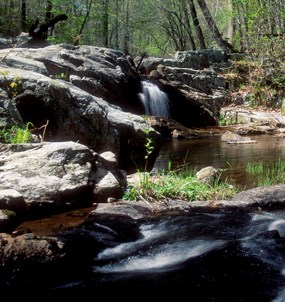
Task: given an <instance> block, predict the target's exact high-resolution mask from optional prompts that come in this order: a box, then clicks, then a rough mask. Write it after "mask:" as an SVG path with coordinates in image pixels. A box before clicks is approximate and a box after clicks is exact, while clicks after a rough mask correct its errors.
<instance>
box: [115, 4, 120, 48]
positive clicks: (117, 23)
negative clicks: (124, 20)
mask: <svg viewBox="0 0 285 302" xmlns="http://www.w3.org/2000/svg"><path fill="white" fill-rule="evenodd" d="M114 31H115V33H114V40H115V42H114V45H115V48H116V49H119V0H116V16H115V29H114Z"/></svg>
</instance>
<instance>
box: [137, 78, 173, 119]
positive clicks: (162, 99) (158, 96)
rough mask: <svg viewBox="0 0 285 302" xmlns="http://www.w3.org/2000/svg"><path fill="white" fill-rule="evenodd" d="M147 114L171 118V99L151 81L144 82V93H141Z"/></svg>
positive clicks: (140, 97)
mask: <svg viewBox="0 0 285 302" xmlns="http://www.w3.org/2000/svg"><path fill="white" fill-rule="evenodd" d="M139 99H140V101H141V102H142V104H143V106H144V110H145V114H148V115H156V116H162V117H169V99H168V95H167V93H165V92H163V91H161V90H160V89H159V87H158V86H157V85H155V84H154V83H152V82H149V81H142V92H141V93H139Z"/></svg>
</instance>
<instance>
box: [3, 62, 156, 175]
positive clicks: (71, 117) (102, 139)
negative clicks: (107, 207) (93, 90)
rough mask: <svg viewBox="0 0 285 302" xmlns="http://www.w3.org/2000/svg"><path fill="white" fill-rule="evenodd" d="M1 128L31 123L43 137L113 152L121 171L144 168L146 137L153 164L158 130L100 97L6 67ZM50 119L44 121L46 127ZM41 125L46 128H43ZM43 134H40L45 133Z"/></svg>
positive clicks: (52, 80)
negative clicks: (151, 144)
mask: <svg viewBox="0 0 285 302" xmlns="http://www.w3.org/2000/svg"><path fill="white" fill-rule="evenodd" d="M0 89H1V91H2V94H3V96H4V97H3V99H1V100H0V109H1V111H0V113H1V126H2V127H3V128H7V127H9V126H10V125H11V124H12V123H13V122H14V123H19V122H22V124H24V123H27V122H29V123H32V124H33V126H34V129H35V131H36V130H37V129H42V130H40V131H38V132H37V133H38V135H41V140H43V141H69V140H72V141H78V142H80V143H82V144H84V145H86V146H88V147H89V148H91V149H92V150H94V151H96V152H99V153H101V152H105V151H112V152H113V153H115V155H116V157H117V158H118V161H119V165H120V167H121V168H122V169H125V170H131V171H134V170H136V169H143V168H144V167H145V166H146V162H145V154H146V153H145V152H146V150H145V144H146V142H147V138H150V139H151V140H152V142H153V147H154V150H153V153H152V154H150V156H149V158H148V165H149V167H150V168H151V166H152V165H153V163H154V161H155V159H156V157H157V154H158V152H159V149H160V145H161V140H160V134H159V133H158V132H156V131H154V129H152V128H150V127H149V125H148V124H147V123H146V121H145V120H144V119H143V117H141V116H138V115H135V114H132V113H129V112H125V111H122V110H121V108H120V107H118V106H115V105H112V104H110V103H108V102H106V101H105V100H103V99H102V98H99V97H96V96H93V95H91V94H90V93H88V92H86V91H84V90H82V89H80V88H78V87H76V86H74V85H73V84H72V83H70V82H67V81H63V80H59V79H52V78H50V77H48V76H45V75H41V74H39V73H36V72H33V71H27V70H23V69H16V68H10V67H6V68H3V69H2V72H1V73H0ZM47 123H48V125H47ZM43 125H47V127H46V128H45V129H44V130H45V131H43ZM43 134H44V136H43Z"/></svg>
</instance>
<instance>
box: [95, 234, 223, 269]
mask: <svg viewBox="0 0 285 302" xmlns="http://www.w3.org/2000/svg"><path fill="white" fill-rule="evenodd" d="M224 243H225V241H223V240H216V241H205V240H192V241H187V242H179V243H175V242H174V243H168V244H163V245H160V246H158V247H156V248H154V249H151V250H149V251H147V252H146V253H144V254H143V253H139V251H138V254H137V255H135V256H131V257H128V258H126V259H124V260H122V261H119V262H117V263H112V264H108V265H105V266H102V267H94V271H98V272H104V273H110V272H134V271H143V270H153V269H163V268H165V269H167V268H171V267H172V266H175V265H178V264H180V263H183V262H184V261H186V260H188V259H190V258H194V257H198V256H200V255H203V254H205V253H207V252H209V251H211V250H213V249H216V248H219V247H221V246H222V245H223V244H224Z"/></svg>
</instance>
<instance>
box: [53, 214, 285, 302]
mask: <svg viewBox="0 0 285 302" xmlns="http://www.w3.org/2000/svg"><path fill="white" fill-rule="evenodd" d="M91 230H92V236H94V238H95V237H96V240H98V239H99V240H104V241H106V238H107V237H108V241H109V240H110V241H111V240H112V237H114V238H115V237H116V235H115V234H116V230H115V229H112V228H109V227H106V226H103V225H100V227H98V225H97V226H96V225H93V226H92V227H91V229H90V230H89V231H90V232H91ZM140 232H141V237H140V238H138V239H136V240H131V241H124V242H120V243H118V242H117V243H116V244H113V245H111V246H108V247H106V248H103V249H102V250H101V251H100V252H99V253H97V254H95V255H94V258H93V260H92V261H91V263H90V267H89V271H88V273H86V274H85V275H84V274H83V275H81V276H80V277H79V278H78V279H74V280H70V282H67V283H65V284H61V285H60V286H58V287H57V288H55V289H54V290H55V293H60V292H61V291H63V290H66V289H69V290H73V291H74V292H77V291H78V292H80V293H82V294H85V293H87V292H88V293H90V292H93V293H96V294H103V295H104V296H105V297H108V296H109V295H110V296H112V295H115V296H116V297H117V298H119V297H120V298H124V299H130V298H131V297H132V295H133V294H135V296H136V297H140V298H146V299H147V298H149V299H152V298H154V297H157V298H169V297H175V298H176V299H178V298H181V297H184V298H185V299H186V298H187V300H189V301H224V302H229V301H231V302H233V301H239V302H240V301H247V302H249V301H250V302H253V301H258V302H268V301H271V302H281V301H285V292H284V289H285V287H284V286H285V237H284V236H285V219H284V213H283V212H282V211H281V212H280V211H279V212H277V211H275V212H261V211H260V212H256V213H249V214H245V213H244V212H243V211H232V212H228V211H227V212H219V213H207V212H205V213H199V214H191V215H179V216H173V217H163V218H162V219H159V220H158V221H156V222H150V223H143V224H142V225H140ZM114 238H113V239H114ZM133 298H134V297H133ZM135 299H137V298H135Z"/></svg>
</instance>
